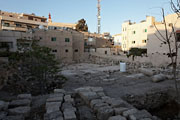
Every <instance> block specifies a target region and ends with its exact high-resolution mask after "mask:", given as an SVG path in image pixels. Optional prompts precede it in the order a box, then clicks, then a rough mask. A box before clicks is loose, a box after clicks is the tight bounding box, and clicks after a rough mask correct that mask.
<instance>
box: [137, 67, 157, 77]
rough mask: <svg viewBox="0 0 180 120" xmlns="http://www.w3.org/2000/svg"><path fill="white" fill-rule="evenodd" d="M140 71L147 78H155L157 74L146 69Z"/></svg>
mask: <svg viewBox="0 0 180 120" xmlns="http://www.w3.org/2000/svg"><path fill="white" fill-rule="evenodd" d="M139 71H140V72H141V73H143V74H144V75H147V76H153V75H154V74H155V73H154V71H153V70H151V69H146V68H140V69H139Z"/></svg>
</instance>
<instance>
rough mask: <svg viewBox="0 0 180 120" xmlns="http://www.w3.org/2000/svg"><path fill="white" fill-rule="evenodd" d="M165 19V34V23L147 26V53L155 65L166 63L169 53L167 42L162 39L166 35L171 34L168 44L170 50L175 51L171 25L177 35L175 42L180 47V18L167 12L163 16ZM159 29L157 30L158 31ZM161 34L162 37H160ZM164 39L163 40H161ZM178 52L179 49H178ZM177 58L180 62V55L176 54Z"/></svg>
mask: <svg viewBox="0 0 180 120" xmlns="http://www.w3.org/2000/svg"><path fill="white" fill-rule="evenodd" d="M165 21H166V25H167V34H166V31H165V24H164V23H163V22H159V23H156V24H155V25H152V26H149V28H148V43H147V55H148V56H149V57H150V58H151V61H154V63H156V64H157V65H163V64H164V65H168V63H169V61H170V58H169V57H168V53H170V51H169V48H168V44H167V42H165V41H164V38H166V35H168V37H169V36H170V35H171V37H169V38H170V44H171V49H172V50H173V51H172V52H175V39H174V34H172V30H173V29H172V27H173V28H174V31H175V33H176V35H177V38H178V39H177V44H178V45H179V47H180V19H179V16H178V15H177V14H169V15H167V16H165ZM158 31H159V32H158ZM162 36H163V37H164V38H162ZM163 41H164V42H163ZM178 53H180V49H179V51H178ZM178 60H179V62H178V63H180V56H179V55H178Z"/></svg>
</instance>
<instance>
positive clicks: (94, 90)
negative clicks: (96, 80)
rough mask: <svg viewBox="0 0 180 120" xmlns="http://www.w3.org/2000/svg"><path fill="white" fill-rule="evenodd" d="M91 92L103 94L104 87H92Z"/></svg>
mask: <svg viewBox="0 0 180 120" xmlns="http://www.w3.org/2000/svg"><path fill="white" fill-rule="evenodd" d="M91 91H93V92H103V88H102V87H92V88H91Z"/></svg>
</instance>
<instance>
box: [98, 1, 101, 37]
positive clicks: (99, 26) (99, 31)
mask: <svg viewBox="0 0 180 120" xmlns="http://www.w3.org/2000/svg"><path fill="white" fill-rule="evenodd" d="M97 1H98V5H97V8H98V14H97V21H98V24H97V32H98V34H100V33H101V4H100V2H101V0H97Z"/></svg>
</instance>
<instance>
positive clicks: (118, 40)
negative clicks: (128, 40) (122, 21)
mask: <svg viewBox="0 0 180 120" xmlns="http://www.w3.org/2000/svg"><path fill="white" fill-rule="evenodd" d="M113 38H114V46H117V47H121V44H122V34H116V35H113Z"/></svg>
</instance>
